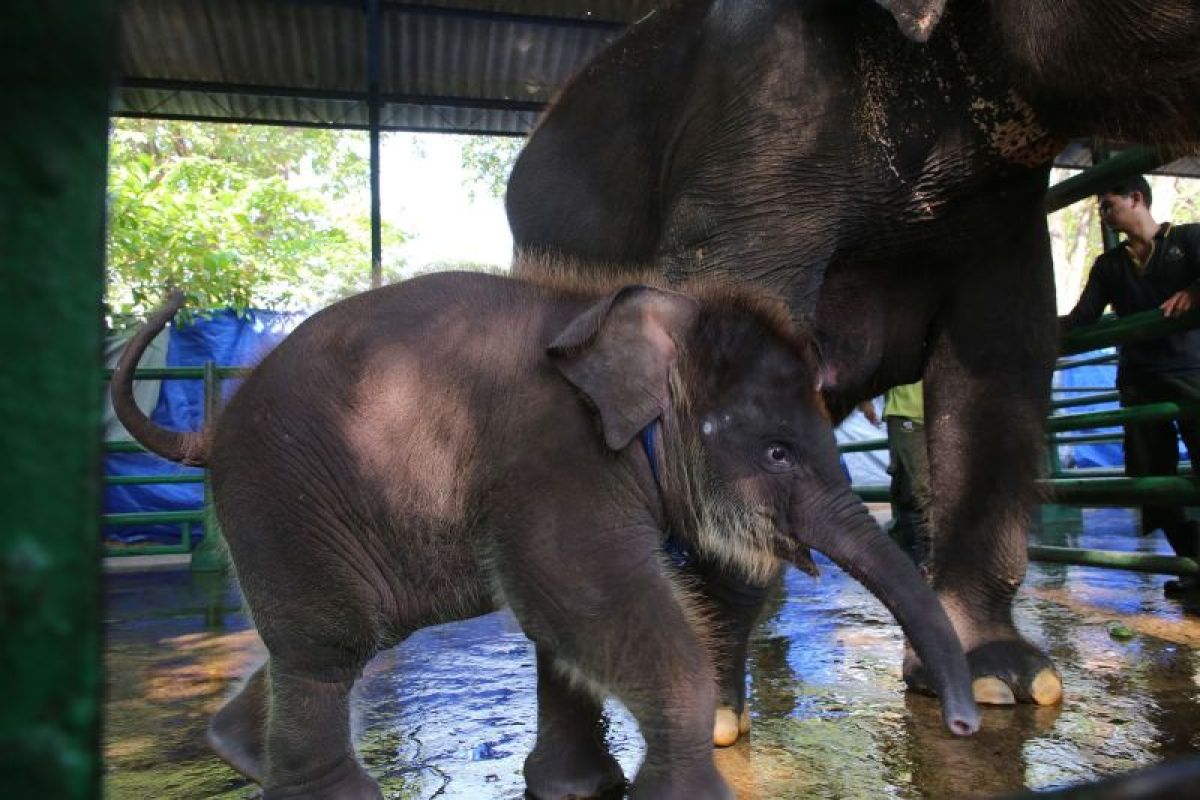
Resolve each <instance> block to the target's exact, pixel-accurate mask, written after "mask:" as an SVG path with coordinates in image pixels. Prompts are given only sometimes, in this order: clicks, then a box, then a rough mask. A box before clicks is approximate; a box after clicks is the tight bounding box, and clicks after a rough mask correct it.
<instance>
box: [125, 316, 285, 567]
mask: <svg viewBox="0 0 1200 800" xmlns="http://www.w3.org/2000/svg"><path fill="white" fill-rule="evenodd" d="M298 322H299V317H298V316H297V315H294V314H280V313H276V312H271V311H250V312H248V313H247V314H246V315H245V316H241V317H239V316H238V315H237V313H236V312H234V311H232V310H228V309H226V310H222V311H217V312H214V313H213V314H212V316H211V317H210V318H207V319H203V318H201V319H196V320H194V321H193V322H192V323H190V324H187V325H175V324H172V325H171V326H170V328H169V335H168V338H167V354H166V366H168V367H202V366H204V364H205V362H207V361H212V362H214V363H216V364H217V365H218V366H222V367H225V366H231V367H238V366H253V365H254V364H256V363H257V362H258V361H259V360H260V359H261V358H262V357H263V356H264V355H265V354H266V353H267V351H269V350H270V349H271V348H272V347H274V346H275V345H276V344H278V342H279V341H280V340H281V339H282V338H283V337H284V336H286V335H287V333H288V331H290V330H291V329H292V328H293V327H295V325H296V324H297V323H298ZM236 384H237V381H236V380H225V381H223V387H222V388H223V392H222V394H223V396H224V397H225V398H228V396H229V395H230V394H231V393H232V392H233V391H234V389H235V388H236ZM150 418H151V419H153V420H154V421H155V422H157V423H158V424H160V425H162V426H164V427H167V428H171V429H173V430H199V429H201V428H202V427H203V426H204V383H203V381H200V380H164V381H162V389H161V391H160V393H159V396H158V400H157V402H156V403H155V405H154V410H153V411H152V412H151V414H150ZM114 438H119V435H118V436H117V437H114ZM104 473H105V475H164V474H166V475H178V474H195V475H202V474H203V471H202V470H199V469H194V468H189V467H181V466H179V465H178V464H174V463H172V462H170V461H166V460H165V459H162V458H159V457H158V456H154V455H150V454H147V453H107V454H106V455H105V457H104ZM203 505H204V489H203V486H202V485H201V484H199V483H185V484H151V485H144V486H111V485H109V486H105V490H104V511H105V513H110V514H112V513H125V512H134V511H191V510H199V509H201V508H202V507H203ZM200 533H201V528H200V526H199V525H197V526H195V527H194V528H193V538H198V537H199V536H200ZM104 535H105V538H106V540H108V541H110V542H120V543H126V544H133V543H150V542H153V543H166V544H174V543H177V542H178V541H179V539H180V536H181V535H182V531H181V529H180V527H179V526H177V525H141V526H120V527H118V526H106V527H105V530H104Z"/></svg>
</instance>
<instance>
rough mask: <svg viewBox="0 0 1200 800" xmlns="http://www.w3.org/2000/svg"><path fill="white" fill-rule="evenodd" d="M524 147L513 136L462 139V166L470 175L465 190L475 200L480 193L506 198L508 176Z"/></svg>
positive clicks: (519, 140) (520, 140) (521, 141)
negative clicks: (505, 189) (478, 192)
mask: <svg viewBox="0 0 1200 800" xmlns="http://www.w3.org/2000/svg"><path fill="white" fill-rule="evenodd" d="M524 146H525V140H524V139H518V138H516V137H512V136H464V137H463V145H462V165H463V169H464V170H465V171H466V172H467V173H468V174H470V175H471V178H470V180H468V181H467V182H466V186H467V191H468V192H469V193H470V196H471V199H472V200H473V199H475V196H476V195H475V193H476V192H477V191H481V190H482V191H484V192H487V193H488V194H490V195H492V196H493V197H497V198H502V197H504V188H505V186H506V185H507V184H508V176H509V173H511V172H512V168H513V164H515V163H516V161H517V155H518V154H519V153H520V152H521V148H522V147H524Z"/></svg>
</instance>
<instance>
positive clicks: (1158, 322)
mask: <svg viewBox="0 0 1200 800" xmlns="http://www.w3.org/2000/svg"><path fill="white" fill-rule="evenodd" d="M1195 327H1200V312H1192V313H1189V314H1186V315H1184V316H1181V317H1177V318H1170V319H1169V318H1166V317H1164V316H1163V315H1162V313H1161V312H1160V311H1157V310H1155V311H1147V312H1144V313H1141V314H1131V315H1130V316H1128V317H1125V318H1123V319H1105V320H1102V321H1100V322H1098V323H1097V324H1095V325H1092V326H1089V327H1087V328H1084V329H1080V330H1078V331H1072V332H1071V333H1070V334H1068V335H1066V336H1064V337H1063V338H1062V340H1061V342H1060V348H1059V352H1060V354H1061V355H1062V356H1064V358H1062V359H1060V361H1059V364H1058V369H1059V370H1064V369H1073V368H1076V367H1080V366H1090V365H1096V364H1105V363H1112V362H1114V361H1115V360H1116V356H1114V355H1111V354H1106V355H1101V356H1094V357H1088V358H1082V359H1076V358H1066V357H1067V356H1073V355H1077V354H1079V353H1084V352H1088V351H1091V350H1095V349H1098V348H1102V347H1110V346H1113V345H1117V344H1121V343H1123V342H1135V341H1145V340H1148V339H1153V338H1156V337H1161V336H1163V335H1165V334H1168V333H1172V332H1175V331H1178V330H1185V329H1188V328H1195ZM1075 391H1077V392H1080V396H1076V397H1070V398H1067V399H1061V400H1056V401H1054V402H1052V403H1051V408H1052V413H1051V416H1050V417H1049V418H1048V419H1047V420H1046V431H1047V442H1048V445H1049V447H1048V453H1049V455H1050V459H1049V461H1050V465H1049V469H1048V473H1047V475H1046V477H1045V478H1043V479H1042V480H1041V481H1040V482H1039V483H1040V485H1041V488H1042V490H1043V492H1044V496H1046V497H1047V498H1049V499H1050V500H1052V502H1053V503H1054V504H1058V505H1065V506H1087V507H1103V506H1119V507H1126V506H1140V505H1146V504H1170V505H1186V506H1200V479H1197V478H1196V477H1195V476H1194V475H1193V474H1192V471H1191V465H1190V463H1188V464H1185V465H1184V468H1183V469H1182V470H1181V473H1180V474H1179V475H1176V476H1173V477H1149V478H1131V477H1126V476H1125V474H1124V471H1123V470H1120V469H1065V468H1063V466H1062V465H1061V463H1060V462H1059V458H1058V448H1059V447H1061V446H1063V445H1071V444H1085V443H1093V442H1115V441H1121V440H1122V439H1123V435H1122V434H1121V433H1119V432H1118V433H1076V431H1086V430H1090V429H1094V428H1109V427H1115V426H1119V425H1122V424H1124V423H1126V422H1130V421H1138V420H1152V419H1176V418H1180V417H1189V416H1196V415H1197V414H1200V404H1197V405H1180V404H1176V403H1154V404H1150V405H1143V406H1135V407H1129V408H1121V409H1117V410H1113V411H1096V412H1085V413H1076V414H1071V413H1063V412H1064V411H1067V410H1069V409H1071V408H1075V407H1078V406H1088V405H1096V404H1100V403H1105V402H1112V401H1114V400H1116V399H1117V393H1116V392H1114V391H1112V390H1111V388H1108V387H1088V388H1084V389H1078V390H1075ZM839 449H840V450H841V452H843V453H857V452H867V451H874V450H886V449H887V439H871V440H867V441H861V442H851V443H846V444H842V445H840V447H839ZM854 491H855V492H856V493H858V495H859V496H860V497H861V498H862V499H863V500H864V501H865V502H887V501H888V500H889V499H890V491H889V487H888V486H887V485H856V486H855V487H854ZM1029 556H1030V558H1031V559H1032V560H1035V561H1047V562H1055V563H1066V564H1079V565H1086V566H1096V567H1110V568H1119V569H1132V570H1139V571H1144V572H1162V573H1168V574H1176V575H1200V564H1198V563H1197V561H1196V560H1195V559H1190V558H1178V557H1174V556H1161V555H1150V554H1145V553H1127V552H1113V551H1100V550H1079V549H1074V548H1066V547H1051V546H1044V545H1039V546H1030V548H1029Z"/></svg>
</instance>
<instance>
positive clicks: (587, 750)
mask: <svg viewBox="0 0 1200 800" xmlns="http://www.w3.org/2000/svg"><path fill="white" fill-rule="evenodd" d="M537 674H538V685H537V698H538V733H537V744H536V745H535V746H534V748H533V752H531V753H530V754H529V756H528V757H527V758H526V759H525V786H526V788H527V789H528V790H529V794H530V795H531V796H532V797H534V798H537V800H549V798H562V797H595V796H597V795H600V794H602V793H603V792H605V791H606V790H608V789H610V788H612V787H615V786H616V785H618V784H619V783H621V782H622V781H623V780H624V774H623V773H622V772H621V766H620V764H618V763H617V762H616V759H614V758H613V757H612V756H611V755H610V754H609V752H608V749H607V748H606V746H605V742H604V728H603V725H602V723H601V719H600V715H601V713H602V711H603V705H602V703H601V701H600V699H599V698H597V697H595V696H594V695H593V694H592V693H590V692H588V691H586V690H585V689H584V688H582V687H580V686H578V685H577V684H576V685H573V684H572V682H571V680H570V679H569V678H568V677H567V676H565V675H564V674H563V673H562V671H561V670H560V669H559V668H558V667H557V666H555V664H554V659H553V656H552V655H551V654H550V653H549V652H548V651H547V650H545V649H544V648H541V647H539V648H538V650H537Z"/></svg>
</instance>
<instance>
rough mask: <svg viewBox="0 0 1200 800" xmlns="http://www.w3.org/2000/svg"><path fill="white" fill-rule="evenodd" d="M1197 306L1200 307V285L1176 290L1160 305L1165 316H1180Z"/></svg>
mask: <svg viewBox="0 0 1200 800" xmlns="http://www.w3.org/2000/svg"><path fill="white" fill-rule="evenodd" d="M1197 307H1200V287H1197V286H1189V287H1188V288H1186V289H1182V290H1180V291H1178V292H1176V293H1175V294H1173V295H1171V296H1170V297H1168V298H1167V301H1166V302H1165V303H1163V304H1162V305H1161V306H1159V308H1161V309H1162V312H1163V316H1164V317H1178V316H1180V315H1182V314H1186V313H1187V312H1189V311H1191V310H1192V309H1193V308H1197Z"/></svg>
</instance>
